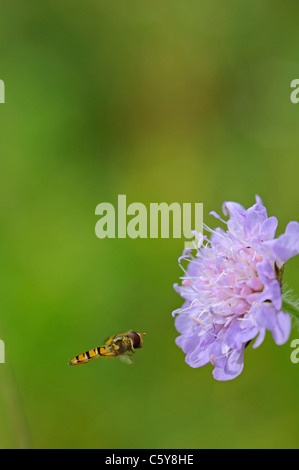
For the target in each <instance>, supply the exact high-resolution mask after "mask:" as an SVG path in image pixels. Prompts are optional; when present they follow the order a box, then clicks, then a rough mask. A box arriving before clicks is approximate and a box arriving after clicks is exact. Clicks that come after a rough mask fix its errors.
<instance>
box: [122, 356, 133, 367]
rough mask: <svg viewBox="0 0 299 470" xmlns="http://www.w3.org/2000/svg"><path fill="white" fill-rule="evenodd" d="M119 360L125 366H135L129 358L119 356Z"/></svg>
mask: <svg viewBox="0 0 299 470" xmlns="http://www.w3.org/2000/svg"><path fill="white" fill-rule="evenodd" d="M119 360H120V361H121V362H123V363H124V364H128V365H131V364H133V361H132V360H131V359H130V358H129V357H128V356H125V355H124V356H119Z"/></svg>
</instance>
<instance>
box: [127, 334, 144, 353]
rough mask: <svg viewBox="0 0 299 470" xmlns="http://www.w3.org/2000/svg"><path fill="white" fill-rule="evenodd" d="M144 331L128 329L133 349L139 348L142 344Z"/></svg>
mask: <svg viewBox="0 0 299 470" xmlns="http://www.w3.org/2000/svg"><path fill="white" fill-rule="evenodd" d="M144 335H145V333H136V331H129V338H130V339H131V341H132V344H133V348H134V349H140V348H142V346H143V339H142V336H144Z"/></svg>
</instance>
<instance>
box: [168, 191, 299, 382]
mask: <svg viewBox="0 0 299 470" xmlns="http://www.w3.org/2000/svg"><path fill="white" fill-rule="evenodd" d="M222 210H223V213H224V215H225V216H228V217H229V219H228V221H227V222H225V221H224V220H222V219H221V218H220V216H219V215H218V214H217V213H215V212H211V215H213V216H215V217H216V218H217V219H219V220H221V222H224V223H225V224H227V230H226V231H225V230H223V229H222V228H216V229H215V230H211V229H209V228H208V227H207V226H204V227H205V229H206V230H208V231H210V232H211V237H210V240H208V239H207V237H206V236H203V235H202V234H198V233H195V235H196V237H197V240H198V246H197V252H196V255H195V256H193V254H192V250H190V249H185V250H184V252H183V255H182V256H181V257H180V258H179V264H180V265H181V262H182V261H183V260H185V261H187V262H188V267H187V270H185V269H184V268H183V267H182V266H181V267H182V269H183V271H184V273H185V274H184V276H183V278H182V279H183V280H182V283H181V285H180V286H179V285H175V286H174V287H175V289H176V291H177V292H178V293H179V294H180V295H181V297H183V298H184V299H185V303H184V305H183V306H182V307H181V308H179V309H178V310H175V311H174V312H173V315H174V316H175V315H177V316H176V318H175V327H176V329H177V330H178V332H179V333H180V336H179V337H178V338H176V344H177V345H178V346H179V347H180V348H181V349H182V350H183V352H184V353H185V354H186V362H187V364H189V365H190V366H191V367H201V366H204V365H206V364H208V363H209V362H211V363H212V365H213V366H214V370H213V376H214V378H215V379H217V380H230V379H233V378H235V377H237V376H238V375H239V374H240V373H241V372H242V370H243V365H244V349H245V348H246V346H247V345H248V344H249V342H250V341H251V340H252V339H253V338H255V337H256V336H257V338H256V340H255V343H254V345H253V347H255V348H256V347H258V346H259V345H260V344H261V343H262V342H263V340H264V337H265V332H266V330H269V331H271V333H272V336H273V338H274V341H275V342H276V344H283V343H285V342H286V341H287V340H288V338H289V335H290V331H291V318H290V316H289V314H288V313H285V312H283V311H282V310H281V308H282V295H281V274H282V270H281V268H282V266H283V264H284V263H285V262H286V261H287V260H288V259H289V258H291V257H292V256H295V255H297V254H298V253H299V223H298V222H290V223H289V224H288V226H287V228H286V231H285V233H284V234H283V235H281V236H280V237H278V238H274V236H275V232H276V228H277V219H276V217H268V216H267V211H266V208H265V207H264V206H263V203H262V201H261V199H260V198H259V197H258V196H257V197H256V204H254V205H253V206H252V207H250V208H249V209H247V210H246V209H244V207H243V206H241V205H240V204H237V203H236V202H225V203H224V204H223V209H222Z"/></svg>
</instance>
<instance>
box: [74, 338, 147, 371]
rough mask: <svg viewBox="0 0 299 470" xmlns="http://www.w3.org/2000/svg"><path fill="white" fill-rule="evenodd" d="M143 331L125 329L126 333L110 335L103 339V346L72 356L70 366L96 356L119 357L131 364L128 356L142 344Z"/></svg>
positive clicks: (85, 362)
mask: <svg viewBox="0 0 299 470" xmlns="http://www.w3.org/2000/svg"><path fill="white" fill-rule="evenodd" d="M144 335H145V333H136V331H131V330H130V331H127V332H126V333H119V334H118V335H114V336H111V338H109V339H107V341H105V345H104V346H99V347H98V348H94V349H90V351H87V352H85V353H83V354H79V356H76V357H74V358H73V359H72V360H71V361H70V362H69V365H70V366H76V365H79V364H87V362H90V361H91V360H92V359H95V358H96V357H100V356H102V357H118V356H119V357H120V359H121V360H123V362H126V363H127V364H131V363H132V361H131V359H130V358H129V357H128V356H133V354H134V353H135V350H136V349H140V348H142V346H143V339H142V336H144Z"/></svg>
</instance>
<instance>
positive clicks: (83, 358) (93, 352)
mask: <svg viewBox="0 0 299 470" xmlns="http://www.w3.org/2000/svg"><path fill="white" fill-rule="evenodd" d="M109 352H110V351H109V350H108V349H107V348H105V347H99V348H94V349H90V350H89V351H86V352H85V353H83V354H79V356H76V357H74V359H72V360H71V361H70V362H69V365H70V366H76V365H79V364H87V362H89V361H91V360H92V359H95V358H96V357H99V356H110V354H109Z"/></svg>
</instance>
